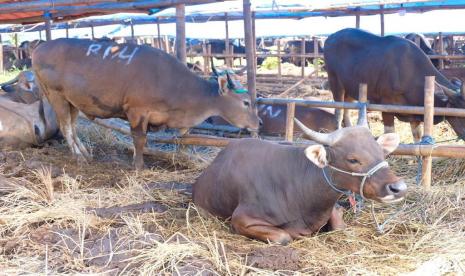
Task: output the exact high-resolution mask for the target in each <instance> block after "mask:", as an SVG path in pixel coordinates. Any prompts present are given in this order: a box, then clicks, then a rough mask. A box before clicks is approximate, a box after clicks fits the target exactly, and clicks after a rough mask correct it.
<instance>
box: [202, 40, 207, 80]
mask: <svg viewBox="0 0 465 276" xmlns="http://www.w3.org/2000/svg"><path fill="white" fill-rule="evenodd" d="M202 56H203V72H204V74H206V75H208V57H207V45H205V43H204V44H202Z"/></svg>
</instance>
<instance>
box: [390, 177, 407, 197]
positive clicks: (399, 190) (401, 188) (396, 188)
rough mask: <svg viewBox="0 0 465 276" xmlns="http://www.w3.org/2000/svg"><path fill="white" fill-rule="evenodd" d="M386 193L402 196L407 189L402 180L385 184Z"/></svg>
mask: <svg viewBox="0 0 465 276" xmlns="http://www.w3.org/2000/svg"><path fill="white" fill-rule="evenodd" d="M386 188H387V190H388V193H389V194H391V195H395V196H403V195H404V194H405V192H406V191H407V185H406V184H405V182H404V181H403V180H399V181H397V182H395V183H391V184H388V185H387V187H386Z"/></svg>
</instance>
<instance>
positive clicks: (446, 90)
mask: <svg viewBox="0 0 465 276" xmlns="http://www.w3.org/2000/svg"><path fill="white" fill-rule="evenodd" d="M435 83H436V85H437V86H439V87H441V88H442V89H443V90H444V93H445V94H446V95H447V97H454V96H457V93H456V92H455V91H454V90H452V89H450V88H449V87H446V86H444V85H442V84H440V83H439V82H437V81H435Z"/></svg>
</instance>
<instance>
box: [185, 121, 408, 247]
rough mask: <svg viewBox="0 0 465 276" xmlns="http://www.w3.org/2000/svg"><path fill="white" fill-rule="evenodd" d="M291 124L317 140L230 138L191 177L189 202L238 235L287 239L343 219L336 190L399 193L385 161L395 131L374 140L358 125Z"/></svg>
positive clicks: (383, 196) (392, 197) (384, 196)
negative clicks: (328, 128)
mask: <svg viewBox="0 0 465 276" xmlns="http://www.w3.org/2000/svg"><path fill="white" fill-rule="evenodd" d="M296 123H297V124H298V125H299V127H301V128H302V131H304V132H305V134H306V135H307V136H308V137H309V138H311V139H312V140H314V141H316V142H317V143H318V144H314V145H311V146H308V147H307V148H302V147H297V146H290V145H279V144H275V143H271V142H266V141H262V140H256V139H241V140H240V141H237V142H233V143H231V144H229V145H228V146H227V147H226V148H225V149H224V150H223V151H222V152H220V154H218V156H217V157H216V158H215V160H214V161H213V163H212V164H211V165H210V166H209V167H208V168H207V169H206V170H205V171H204V173H203V174H202V175H201V176H200V177H199V178H198V179H197V181H196V182H195V183H194V186H193V198H194V202H195V204H196V205H197V206H199V207H201V208H203V209H205V210H207V211H208V212H210V213H212V214H214V215H216V216H219V217H221V218H228V217H231V223H232V226H233V228H234V230H235V231H236V232H237V233H239V234H241V235H244V236H247V237H250V238H254V239H258V240H262V241H270V242H274V243H280V244H287V243H288V242H290V241H292V240H293V239H296V238H300V237H302V236H306V235H310V234H313V233H315V232H318V231H319V229H320V228H321V227H323V226H324V225H325V224H327V223H328V222H329V224H330V226H331V228H334V227H335V226H336V227H338V226H341V225H344V224H343V221H342V215H341V213H340V212H338V211H337V210H336V209H335V208H334V207H335V204H336V201H337V200H338V199H339V198H340V197H341V195H342V193H343V192H349V191H351V192H355V193H359V194H360V195H361V196H362V197H364V198H367V199H372V200H376V201H380V202H385V203H391V202H395V201H398V200H401V199H402V198H403V197H404V195H405V193H406V190H407V186H406V185H405V183H404V181H402V180H401V179H399V178H398V177H397V176H396V175H395V174H394V173H393V172H392V171H391V170H390V169H389V167H388V164H387V163H386V161H385V156H386V155H387V154H389V153H390V152H392V151H393V150H394V149H395V148H396V147H397V145H398V144H399V137H398V135H397V134H393V133H390V134H384V135H382V136H381V137H379V138H378V140H375V139H374V138H373V136H372V135H371V133H370V131H369V130H368V128H366V127H362V126H355V127H348V128H343V129H339V130H337V131H335V132H332V133H329V134H324V133H319V132H315V131H313V130H310V129H308V128H306V127H305V126H304V125H302V124H301V123H300V122H299V121H297V120H296ZM351 173H356V174H357V175H355V176H354V175H351ZM364 176H366V177H364ZM363 180H366V181H363Z"/></svg>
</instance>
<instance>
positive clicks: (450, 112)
mask: <svg viewBox="0 0 465 276" xmlns="http://www.w3.org/2000/svg"><path fill="white" fill-rule="evenodd" d="M290 102H295V103H296V105H299V106H307V107H326V108H345V109H359V108H360V105H359V104H358V103H350V102H324V101H309V100H301V99H278V98H258V99H257V103H258V104H287V103H290ZM367 110H369V111H381V112H388V113H401V114H416V115H423V114H424V111H425V108H424V107H423V106H401V105H392V104H370V103H369V104H367ZM434 114H435V115H438V116H452V117H465V110H464V109H462V108H449V107H435V108H434Z"/></svg>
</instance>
